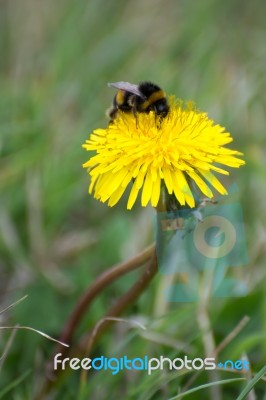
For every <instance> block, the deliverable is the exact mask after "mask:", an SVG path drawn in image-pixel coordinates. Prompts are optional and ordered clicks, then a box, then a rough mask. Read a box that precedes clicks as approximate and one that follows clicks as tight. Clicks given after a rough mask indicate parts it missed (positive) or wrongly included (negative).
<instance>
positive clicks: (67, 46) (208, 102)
mask: <svg viewBox="0 0 266 400" xmlns="http://www.w3.org/2000/svg"><path fill="white" fill-rule="evenodd" d="M265 15H266V3H265V2H263V1H260V0H253V1H249V0H241V1H240V0H233V1H231V0H225V1H218V0H201V1H198V2H197V1H192V0H186V1H185V0H169V1H163V0H145V1H142V0H134V1H133V0H129V1H122V0H116V1H112V0H111V1H106V0H95V1H85V0H78V1H75V2H74V1H70V0H62V1H60V2H54V1H52V0H46V1H43V2H41V1H38V0H23V2H22V1H19V0H3V1H2V2H1V3H0V50H1V56H0V87H1V91H0V254H1V257H0V273H1V280H0V300H1V304H2V307H1V309H3V308H4V307H5V306H6V305H9V304H11V303H12V302H13V301H15V300H17V299H18V298H20V297H22V296H23V295H24V294H28V295H29V297H28V298H27V300H25V301H24V302H22V303H21V304H19V305H17V306H16V307H14V308H13V309H12V310H10V311H9V312H7V313H5V314H1V325H2V326H4V325H15V324H17V323H19V324H21V325H28V326H31V327H34V328H37V329H40V330H43V331H44V332H46V333H47V334H50V335H53V336H55V337H58V335H59V333H60V332H61V330H62V327H63V326H64V323H65V321H66V319H67V317H68V316H69V314H70V312H71V311H72V310H73V308H74V305H75V302H76V300H77V299H78V298H79V296H80V295H81V293H83V291H84V290H85V288H87V287H88V285H89V284H91V282H93V280H94V279H95V278H96V277H97V276H98V275H99V273H100V272H102V271H104V270H105V269H106V268H108V267H109V266H111V265H112V264H113V263H115V262H118V261H119V260H121V259H127V258H129V257H130V256H132V255H134V254H135V253H136V252H137V251H140V250H141V249H143V248H144V247H145V246H146V245H147V244H149V243H150V242H151V241H152V240H153V239H152V237H153V233H152V229H153V228H152V220H153V214H152V211H151V210H148V209H147V210H143V209H141V208H140V206H136V207H135V209H134V210H133V211H132V212H128V211H126V207H125V202H124V201H122V202H121V203H120V204H119V205H118V206H117V207H115V208H114V209H109V208H108V207H107V206H106V205H103V204H100V203H98V202H97V201H96V200H94V199H93V198H91V197H90V196H88V194H87V186H88V181H89V179H88V176H87V174H86V172H85V170H82V163H83V162H85V161H86V159H87V157H88V155H87V154H86V153H85V152H84V150H83V149H82V148H81V144H82V143H83V142H84V141H85V139H86V138H87V137H88V135H89V133H90V132H91V131H92V130H93V129H94V128H97V127H101V126H106V123H107V120H106V118H105V116H104V113H105V109H106V108H107V107H108V106H109V104H110V103H111V101H112V98H113V95H114V92H113V91H112V90H111V89H108V88H107V85H106V84H107V82H114V81H119V80H126V81H129V82H139V81H141V80H145V79H149V80H152V81H155V82H158V84H160V85H161V86H162V87H163V88H164V89H165V90H166V91H167V93H169V94H171V93H173V94H175V95H177V96H178V97H180V98H183V99H185V100H194V101H195V102H196V103H197V106H198V107H199V108H200V109H201V110H204V111H207V112H208V113H209V115H210V116H211V117H212V118H213V119H214V120H215V121H217V122H218V123H220V124H221V125H224V126H226V128H227V129H228V130H229V131H230V132H231V133H232V135H233V137H234V138H235V142H234V143H233V146H235V147H236V148H237V149H239V150H240V151H243V152H244V153H245V159H246V162H247V164H246V166H245V167H243V168H242V169H240V170H236V171H232V175H231V176H230V180H229V178H227V180H226V181H225V182H226V184H227V185H230V183H231V182H237V185H238V187H239V193H238V198H239V200H240V201H241V204H242V207H243V211H244V218H245V223H246V232H247V237H248V247H249V255H250V262H249V265H248V266H246V267H244V268H242V269H241V270H240V271H237V273H238V274H239V276H242V278H243V279H244V280H245V281H246V282H247V283H248V286H249V288H250V294H249V295H248V296H246V297H245V298H241V299H232V298H228V299H224V300H220V299H212V300H211V304H209V316H210V322H211V329H212V332H213V334H214V337H215V341H216V343H217V344H218V343H219V342H220V341H221V340H223V339H224V337H226V335H228V334H229V333H230V332H231V331H232V330H233V328H234V327H235V326H236V325H237V324H238V322H239V321H240V320H241V319H242V318H243V317H244V316H245V315H249V317H250V323H249V324H248V325H247V326H246V328H245V329H244V330H243V331H242V332H241V333H240V334H239V335H238V336H237V337H236V338H235V339H234V340H233V341H232V342H231V343H230V344H229V345H228V346H227V347H226V348H225V349H224V351H223V353H222V354H221V358H223V359H226V358H230V357H232V358H233V357H235V358H240V357H241V355H242V354H243V353H246V354H247V355H248V357H249V360H250V363H251V366H252V371H258V370H259V369H260V368H261V367H262V366H263V365H264V363H265V359H266V345H265V343H266V341H265V329H266V320H265V315H266V296H265V248H266V247H265V238H266V231H265V219H266V202H265V201H264V199H265V195H266V193H265V191H266V184H265V182H266V180H265V154H264V151H265V149H264V146H265V120H266V109H265V104H266V91H265V83H266V82H265V81H266V75H265V65H266V47H265V41H266V32H265V30H266V25H265ZM135 276H137V273H133V274H132V273H131V274H130V275H128V276H126V277H124V278H122V279H120V280H118V281H117V282H116V283H114V284H113V285H111V286H110V287H108V288H107V289H106V290H105V291H104V292H103V293H102V294H101V296H100V297H99V298H98V299H97V301H96V302H95V304H94V305H93V307H92V309H91V310H89V312H88V314H87V316H86V318H85V321H83V323H82V326H81V327H80V328H79V329H78V332H79V333H84V332H85V331H87V330H88V329H89V328H91V327H93V326H94V324H95V323H96V322H97V321H98V320H99V319H100V318H102V316H103V315H104V313H105V311H106V309H107V308H108V307H109V304H110V303H111V302H112V301H113V300H114V299H115V298H116V297H118V296H119V295H120V294H122V293H124V292H125V290H126V289H127V288H129V287H130V285H131V283H132V280H133V279H134V278H135ZM160 279H161V277H157V278H156V280H155V281H154V282H153V283H152V285H151V287H150V288H149V290H148V291H146V293H145V294H144V295H143V296H142V297H141V298H140V299H139V301H138V303H137V304H136V305H135V306H133V307H132V309H131V310H129V312H128V316H130V315H134V318H136V319H140V320H143V321H144V323H145V324H146V326H147V327H148V329H149V330H150V332H151V333H150V336H149V337H148V338H145V337H143V336H142V335H141V334H139V332H138V331H136V330H134V329H133V330H132V329H129V328H128V327H124V326H123V327H120V324H115V326H113V327H112V328H111V329H110V330H109V331H108V333H106V334H105V335H104V336H103V337H102V339H101V341H100V343H99V347H98V348H97V354H103V355H105V356H109V357H111V356H117V357H118V356H122V355H124V354H127V355H128V356H130V355H131V356H139V357H141V356H142V355H145V354H149V355H150V356H151V357H156V356H159V355H164V356H165V357H170V358H171V357H172V358H175V357H178V356H179V355H180V354H181V355H182V354H183V353H184V351H183V350H182V349H185V348H186V347H188V348H189V352H190V353H189V354H190V355H191V356H194V357H201V356H203V354H204V346H203V343H202V332H201V331H200V328H199V327H198V324H197V313H198V308H197V304H192V305H191V304H170V303H169V304H163V300H162V299H161V297H160V293H161V282H160ZM155 334H156V335H157V334H160V335H159V338H160V339H158V335H157V336H156V335H155ZM77 336H78V335H77ZM9 337H10V331H9V332H6V331H5V332H4V333H3V334H2V333H1V339H0V350H1V353H0V355H1V354H2V353H3V352H4V350H5V349H6V343H7V341H8V338H9ZM155 337H156V338H157V339H155ZM178 341H180V342H181V345H177V346H174V345H173V342H177V343H178ZM52 349H53V345H52V343H51V342H48V341H47V340H45V339H44V338H43V337H40V336H37V335H36V334H34V333H33V332H29V331H18V332H17V333H16V335H15V337H14V339H13V342H12V345H11V347H10V349H9V350H8V354H7V357H6V359H5V360H4V363H3V367H2V370H1V388H0V389H4V388H7V387H8V385H9V384H10V383H12V382H13V383H14V382H16V379H17V378H19V377H21V376H22V378H23V379H22V380H21V382H19V383H18V384H16V385H14V388H13V389H12V388H10V390H9V391H8V393H7V394H6V396H3V397H4V398H9V399H10V398H12V399H15V400H20V399H32V398H33V393H34V392H35V391H36V388H37V387H38V386H39V385H40V382H42V380H43V378H44V375H45V363H46V362H47V361H48V359H49V357H50V356H51V354H52ZM28 370H30V373H29V375H27V376H25V377H23V374H24V373H25V372H26V371H28ZM227 377H229V378H234V377H238V376H235V374H233V373H224V372H221V373H220V379H226V378H227ZM190 378H191V375H189V374H188V373H186V374H180V373H178V374H177V373H171V372H167V371H164V373H163V374H157V373H156V374H153V375H151V376H147V375H145V374H144V373H142V372H138V373H136V374H132V375H130V374H122V373H121V374H119V375H116V376H113V375H111V374H110V371H102V372H100V373H98V374H95V375H93V377H91V378H90V379H89V383H88V385H87V387H86V390H85V395H84V396H83V397H82V396H80V397H79V398H80V399H83V398H84V399H85V398H86V399H89V398H90V399H91V398H93V399H99V400H101V399H106V398H108V399H117V398H118V396H120V397H121V398H124V399H138V400H142V399H143V400H147V399H168V398H170V397H171V396H174V395H176V394H177V393H178V391H179V390H185V388H186V384H187V383H188V381H189V379H190ZM195 378H196V379H195V382H193V383H191V385H190V386H188V388H189V387H193V386H198V385H200V384H204V383H207V382H208V379H209V377H208V375H207V374H206V373H205V372H204V373H201V374H198V376H196V377H195ZM102 382H104V384H103V383H102ZM241 387H243V383H241V382H240V383H239V382H237V383H236V382H235V383H231V384H228V385H225V386H223V387H221V388H220V390H221V392H222V399H223V400H233V399H235V398H236V397H237V395H238V394H239V392H240V390H241ZM78 388H79V374H78V373H77V372H76V371H74V372H72V373H71V376H68V379H67V380H66V381H64V382H63V383H62V384H61V385H58V388H57V389H56V390H55V392H54V397H53V398H55V399H62V398H64V399H77V391H78ZM255 391H256V393H257V395H258V399H262V396H263V384H262V383H258V384H257V386H256V387H255ZM199 393H202V396H203V397H200V398H204V399H205V398H206V399H207V398H212V397H209V396H211V394H210V392H209V390H208V389H205V391H202V392H199ZM194 396H195V397H194ZM1 398H2V397H1ZM188 398H189V399H198V398H199V397H198V394H197V393H196V394H192V395H190V396H188Z"/></svg>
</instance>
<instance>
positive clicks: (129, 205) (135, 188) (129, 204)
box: [127, 181, 140, 210]
mask: <svg viewBox="0 0 266 400" xmlns="http://www.w3.org/2000/svg"><path fill="white" fill-rule="evenodd" d="M139 190H140V188H138V186H137V181H135V182H134V184H133V186H132V188H131V191H130V195H129V198H128V202H127V209H128V210H131V208H132V207H133V206H134V204H135V201H136V200H137V197H138V194H139Z"/></svg>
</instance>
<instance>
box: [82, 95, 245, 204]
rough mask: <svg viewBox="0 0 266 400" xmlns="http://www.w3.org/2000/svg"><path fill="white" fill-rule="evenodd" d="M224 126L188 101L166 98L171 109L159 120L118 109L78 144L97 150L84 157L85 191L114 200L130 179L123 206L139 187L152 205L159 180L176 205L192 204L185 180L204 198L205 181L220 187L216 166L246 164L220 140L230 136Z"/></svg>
mask: <svg viewBox="0 0 266 400" xmlns="http://www.w3.org/2000/svg"><path fill="white" fill-rule="evenodd" d="M232 140H233V139H232V137H231V136H230V134H229V133H228V132H225V128H223V127H222V126H220V125H215V124H214V122H213V121H212V120H211V119H209V118H208V115H207V114H206V113H203V112H199V111H197V110H196V109H195V108H194V107H193V106H192V105H191V104H187V105H186V106H185V107H184V106H183V105H182V103H181V102H177V101H175V100H174V99H173V98H172V99H170V112H169V114H168V115H167V117H166V118H164V119H162V120H160V121H159V119H158V117H157V116H156V115H155V114H154V112H150V113H149V114H145V113H138V114H137V116H134V115H133V114H126V113H120V115H119V118H117V119H116V120H115V121H114V122H113V123H112V124H110V125H109V126H108V127H107V128H106V129H96V130H94V132H93V133H92V134H91V136H90V138H89V139H88V140H86V143H85V144H84V145H83V147H84V148H85V149H86V150H88V151H91V150H94V151H96V154H95V155H93V156H92V157H91V158H90V159H89V160H88V161H87V162H86V163H84V164H83V167H84V168H88V173H89V175H90V176H91V184H90V187H89V193H92V192H93V193H94V197H95V198H96V199H99V200H100V201H102V202H106V201H108V205H109V206H111V207H112V206H114V205H115V204H116V203H117V202H118V201H119V199H120V198H121V197H122V195H123V193H124V192H125V190H126V188H127V187H128V186H129V185H132V187H131V191H130V194H129V198H128V202H127V208H128V209H131V208H132V207H133V205H134V203H135V201H136V199H137V196H138V193H139V191H141V204H142V206H143V207H145V206H146V205H147V204H148V203H149V202H151V204H152V206H153V207H156V206H157V204H158V201H159V198H160V193H161V187H162V185H161V184H162V183H163V182H164V184H165V187H166V190H167V191H168V193H169V194H170V195H172V194H174V196H175V197H176V199H177V201H178V202H179V203H180V205H185V204H187V205H188V206H189V207H194V206H195V199H194V196H193V193H192V190H191V187H190V185H189V182H192V181H194V183H195V184H196V185H197V186H198V187H199V189H200V190H201V192H202V193H203V194H204V195H205V196H207V197H208V198H212V197H213V193H212V191H211V189H210V186H213V187H214V188H215V189H216V190H217V191H218V192H219V193H221V194H227V191H226V189H225V188H224V187H223V185H222V184H221V183H220V182H219V180H218V179H217V178H216V177H215V176H214V174H213V171H215V172H218V173H220V174H225V175H228V172H227V171H226V170H224V169H223V168H221V166H223V165H224V166H228V167H233V168H238V167H239V166H241V165H243V164H245V162H244V161H243V160H241V159H239V158H238V157H237V156H241V155H242V153H240V152H238V151H236V150H230V149H228V148H226V147H224V145H226V144H228V143H230V142H232Z"/></svg>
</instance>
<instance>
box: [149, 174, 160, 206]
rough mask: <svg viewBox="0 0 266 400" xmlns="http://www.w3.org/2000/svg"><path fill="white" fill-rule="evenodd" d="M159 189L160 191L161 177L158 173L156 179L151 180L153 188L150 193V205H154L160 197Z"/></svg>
mask: <svg viewBox="0 0 266 400" xmlns="http://www.w3.org/2000/svg"><path fill="white" fill-rule="evenodd" d="M160 191H161V178H160V175H159V174H158V175H157V177H156V180H155V181H154V182H153V190H152V195H151V205H152V206H153V207H156V206H157V204H158V201H159V198H160Z"/></svg>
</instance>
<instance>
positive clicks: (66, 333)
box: [56, 245, 154, 353]
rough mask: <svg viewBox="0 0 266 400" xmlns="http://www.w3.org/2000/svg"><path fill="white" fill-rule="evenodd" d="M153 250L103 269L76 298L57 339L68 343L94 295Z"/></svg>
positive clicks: (138, 263)
mask: <svg viewBox="0 0 266 400" xmlns="http://www.w3.org/2000/svg"><path fill="white" fill-rule="evenodd" d="M153 252H154V245H152V246H150V247H148V248H147V249H145V250H144V251H143V252H141V253H139V254H137V255H136V256H135V257H133V258H131V259H130V260H127V261H125V262H122V263H119V264H117V265H114V266H113V267H112V268H109V269H108V270H106V271H104V272H103V273H102V274H101V275H100V276H99V277H98V278H97V279H96V280H95V281H94V282H93V283H92V285H91V286H89V287H88V289H87V290H86V292H85V293H84V294H83V295H82V296H81V297H80V299H79V300H78V303H77V304H76V306H75V308H74V310H73V312H72V313H71V315H70V317H69V319H68V321H67V322H66V324H65V326H64V328H63V331H62V333H61V335H60V338H59V340H60V341H61V342H64V343H67V344H70V342H71V340H72V337H73V334H74V331H75V329H76V328H77V326H78V324H79V322H80V320H81V319H82V317H83V315H84V314H85V312H86V311H87V310H88V308H89V306H90V304H91V302H92V301H93V300H94V299H95V297H96V296H98V294H99V293H100V292H101V291H102V290H103V289H104V288H105V287H106V286H108V285H109V284H110V283H111V282H113V281H114V280H115V279H117V278H119V277H120V276H122V275H124V274H126V273H127V272H130V271H133V270H134V269H136V268H139V267H140V266H142V265H143V264H144V263H145V262H147V261H148V260H149V258H150V257H151V255H152V253H153ZM66 351H67V349H66V348H63V346H58V348H57V349H56V352H62V353H66Z"/></svg>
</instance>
